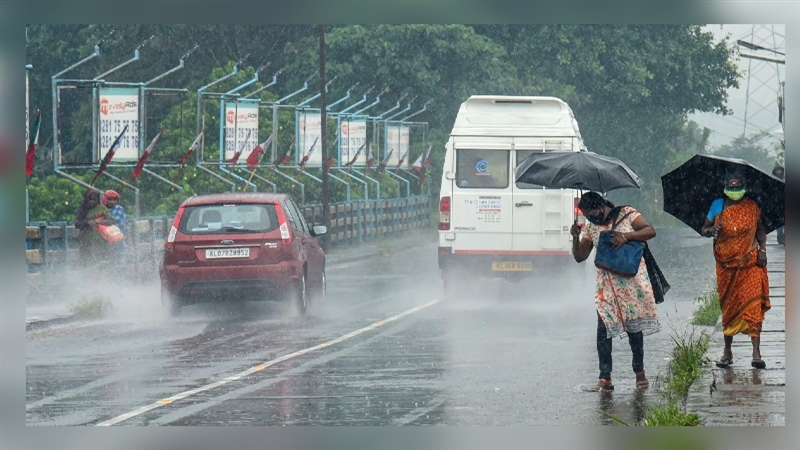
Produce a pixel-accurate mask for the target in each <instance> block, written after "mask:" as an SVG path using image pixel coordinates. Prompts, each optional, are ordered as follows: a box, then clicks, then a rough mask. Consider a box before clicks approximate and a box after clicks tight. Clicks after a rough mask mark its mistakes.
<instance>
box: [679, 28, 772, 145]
mask: <svg viewBox="0 0 800 450" xmlns="http://www.w3.org/2000/svg"><path fill="white" fill-rule="evenodd" d="M706 30H708V31H710V32H713V33H714V35H715V36H716V37H717V39H722V38H723V37H724V36H729V37H730V38H729V41H730V42H731V43H732V44H733V45H734V46H736V45H735V43H736V40H737V39H741V40H744V41H747V42H751V43H753V44H757V45H760V46H762V47H766V48H769V49H774V50H777V51H779V52H781V53H785V52H786V45H785V35H786V27H785V26H784V25H783V24H779V25H741V24H737V25H708V26H706ZM736 47H738V46H736ZM739 50H740V51H741V53H751V54H758V55H763V56H770V57H777V58H783V57H784V56H783V55H779V54H775V53H772V52H768V51H763V50H761V51H759V50H750V49H747V48H739ZM738 64H739V68H740V71H742V72H744V73H745V75H744V77H743V78H742V79H741V80H740V83H739V84H740V87H739V88H738V89H731V90H729V91H728V103H727V105H728V108H729V109H731V110H732V111H733V115H731V116H724V117H723V116H719V115H715V114H709V113H702V114H692V115H690V116H689V118H690V119H691V120H693V121H695V122H697V123H698V124H700V125H702V126H704V127H707V128H710V129H711V130H712V133H711V136H710V138H709V140H710V145H711V147H712V148H716V147H719V146H721V145H725V144H728V143H730V142H731V141H732V140H733V139H734V138H736V137H738V136H741V135H742V133H744V132H745V120H746V122H747V131H746V134H747V135H748V136H750V135H753V134H757V133H759V132H761V131H773V132H776V131H778V130H780V129H781V126H780V123H779V122H778V101H777V98H778V92H779V89H780V83H781V82H782V81H784V80H785V79H786V77H785V66H784V65H783V64H776V63H769V62H764V61H759V60H755V59H751V58H745V57H741V58H740V59H739V62H738ZM748 83H749V87H748ZM778 139H779V137H778V136H775V137H773V138H771V139H765V140H764V141H762V142H761V143H762V145H763V146H764V147H765V148H768V149H770V150H771V149H772V147H773V146H774V145H776V144H778Z"/></svg>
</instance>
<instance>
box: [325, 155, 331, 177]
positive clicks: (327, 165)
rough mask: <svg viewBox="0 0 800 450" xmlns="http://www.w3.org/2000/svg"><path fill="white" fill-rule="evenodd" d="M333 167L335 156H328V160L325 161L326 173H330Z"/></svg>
mask: <svg viewBox="0 0 800 450" xmlns="http://www.w3.org/2000/svg"><path fill="white" fill-rule="evenodd" d="M332 165H333V155H331V156H328V159H326V160H325V173H327V172H330V170H331V166H332Z"/></svg>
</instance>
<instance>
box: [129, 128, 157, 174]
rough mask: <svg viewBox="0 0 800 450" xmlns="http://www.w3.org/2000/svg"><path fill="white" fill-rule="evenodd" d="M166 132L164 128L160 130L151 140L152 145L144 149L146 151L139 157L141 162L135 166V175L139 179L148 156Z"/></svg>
mask: <svg viewBox="0 0 800 450" xmlns="http://www.w3.org/2000/svg"><path fill="white" fill-rule="evenodd" d="M162 134H164V129H163V128H162V129H161V131H159V132H158V134H157V135H156V137H154V138H153V140H152V141H150V145H148V146H147V148H146V149H144V153H142V156H141V158H139V162H137V163H136V167H134V168H133V176H134V177H136V179H137V180H138V179H139V176H140V175H141V174H142V169H143V168H144V162H145V161H147V157H148V156H150V153H151V152H152V151H153V148H154V147H155V146H156V142H158V140H159V139H161V135H162Z"/></svg>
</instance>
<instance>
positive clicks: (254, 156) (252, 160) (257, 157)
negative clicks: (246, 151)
mask: <svg viewBox="0 0 800 450" xmlns="http://www.w3.org/2000/svg"><path fill="white" fill-rule="evenodd" d="M271 140H272V135H270V137H268V138H267V140H266V141H264V142H262V143H260V144H258V145H256V148H254V149H253V151H252V152H250V155H249V156H248V157H247V167H257V166H258V164H259V163H260V162H261V155H262V154H264V148H265V147H266V146H267V145H269V141H271Z"/></svg>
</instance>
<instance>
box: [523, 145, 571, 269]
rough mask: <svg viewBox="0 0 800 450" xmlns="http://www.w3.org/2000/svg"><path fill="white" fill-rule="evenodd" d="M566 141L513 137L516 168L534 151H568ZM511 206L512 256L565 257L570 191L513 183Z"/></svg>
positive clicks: (567, 239) (567, 251)
mask: <svg viewBox="0 0 800 450" xmlns="http://www.w3.org/2000/svg"><path fill="white" fill-rule="evenodd" d="M569 142H570V139H569V138H568V139H567V140H566V142H564V138H553V139H548V138H516V139H515V142H514V152H513V155H512V158H513V166H514V167H516V166H517V165H518V164H519V163H520V162H522V160H524V159H525V158H526V157H527V156H528V155H530V154H531V153H534V152H542V151H543V150H544V149H546V150H547V151H554V150H562V151H563V150H568V149H570V147H571V145H569ZM511 192H512V202H513V206H514V214H513V217H514V224H513V229H514V234H513V242H512V248H513V250H514V253H516V254H529V255H569V253H570V249H571V241H570V235H569V227H570V225H571V224H572V210H573V201H574V200H573V195H574V194H573V192H574V190H572V189H545V188H543V187H542V186H536V185H531V184H526V183H516V182H514V183H513V185H512V188H511Z"/></svg>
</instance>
